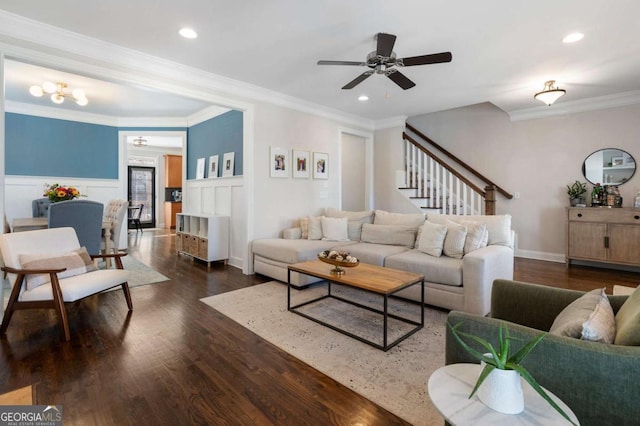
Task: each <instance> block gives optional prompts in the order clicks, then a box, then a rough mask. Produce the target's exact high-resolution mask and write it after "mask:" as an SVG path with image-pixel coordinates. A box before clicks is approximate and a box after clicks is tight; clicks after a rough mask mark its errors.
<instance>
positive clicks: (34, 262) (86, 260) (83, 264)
mask: <svg viewBox="0 0 640 426" xmlns="http://www.w3.org/2000/svg"><path fill="white" fill-rule="evenodd" d="M18 260H19V261H20V264H21V265H22V269H40V270H42V269H62V268H67V269H66V270H65V271H62V272H60V273H58V278H60V279H62V278H67V277H72V276H74V275H80V274H84V273H87V272H91V271H95V270H97V268H96V267H95V265H94V264H93V261H92V260H91V256H89V253H87V249H86V248H85V247H80V248H79V249H77V250H74V251H71V252H69V253H63V254H60V255H57V256H55V257H51V254H49V253H48V254H21V255H18ZM49 282H51V277H50V276H49V274H27V290H33V289H34V288H36V287H39V286H41V285H43V284H47V283H49Z"/></svg>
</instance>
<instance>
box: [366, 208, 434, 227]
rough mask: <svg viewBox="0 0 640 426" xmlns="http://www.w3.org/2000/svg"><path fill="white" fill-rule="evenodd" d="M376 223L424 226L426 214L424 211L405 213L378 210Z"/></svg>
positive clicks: (374, 218) (375, 218)
mask: <svg viewBox="0 0 640 426" xmlns="http://www.w3.org/2000/svg"><path fill="white" fill-rule="evenodd" d="M373 223H374V224H375V225H403V226H415V227H418V226H422V224H423V223H424V215H423V214H422V213H416V214H403V213H389V212H386V211H384V210H376V213H375V216H374V217H373Z"/></svg>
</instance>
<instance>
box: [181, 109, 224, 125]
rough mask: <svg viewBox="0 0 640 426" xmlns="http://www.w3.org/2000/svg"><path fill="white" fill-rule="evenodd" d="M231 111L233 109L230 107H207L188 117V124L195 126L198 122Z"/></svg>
mask: <svg viewBox="0 0 640 426" xmlns="http://www.w3.org/2000/svg"><path fill="white" fill-rule="evenodd" d="M229 111H231V110H230V109H229V108H223V107H219V106H217V105H212V106H210V107H208V108H205V109H203V110H201V111H198V112H196V113H194V114H191V115H190V116H189V117H187V125H188V127H191V126H195V125H196V124H200V123H202V122H205V121H207V120H211V119H212V118H214V117H217V116H219V115H222V114H224V113H227V112H229Z"/></svg>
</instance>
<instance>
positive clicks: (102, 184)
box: [4, 176, 127, 247]
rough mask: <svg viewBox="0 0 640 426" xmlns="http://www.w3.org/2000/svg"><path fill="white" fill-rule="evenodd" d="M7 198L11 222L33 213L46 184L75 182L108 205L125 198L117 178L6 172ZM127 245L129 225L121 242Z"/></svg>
mask: <svg viewBox="0 0 640 426" xmlns="http://www.w3.org/2000/svg"><path fill="white" fill-rule="evenodd" d="M4 183H5V186H4V200H5V215H6V217H7V221H8V222H9V223H11V222H12V221H13V219H15V218H20V217H31V215H32V210H31V202H32V201H33V200H35V199H37V198H43V196H42V193H43V192H44V187H45V184H49V185H51V184H54V183H58V184H60V185H62V186H74V187H75V188H77V189H78V190H79V191H80V194H82V195H86V198H85V197H82V199H85V200H91V201H98V202H100V203H102V204H104V205H105V206H106V205H107V203H108V202H109V200H112V199H114V198H126V196H125V197H122V196H121V195H120V186H119V182H118V180H117V179H86V178H68V177H55V176H5V182H4ZM126 245H127V227H126V226H123V227H122V232H121V235H120V246H121V247H126Z"/></svg>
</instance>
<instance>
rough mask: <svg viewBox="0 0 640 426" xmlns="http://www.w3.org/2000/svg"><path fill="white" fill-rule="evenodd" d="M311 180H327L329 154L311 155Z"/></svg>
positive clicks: (318, 153)
mask: <svg viewBox="0 0 640 426" xmlns="http://www.w3.org/2000/svg"><path fill="white" fill-rule="evenodd" d="M313 178H314V179H329V154H325V153H324V152H314V153H313Z"/></svg>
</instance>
